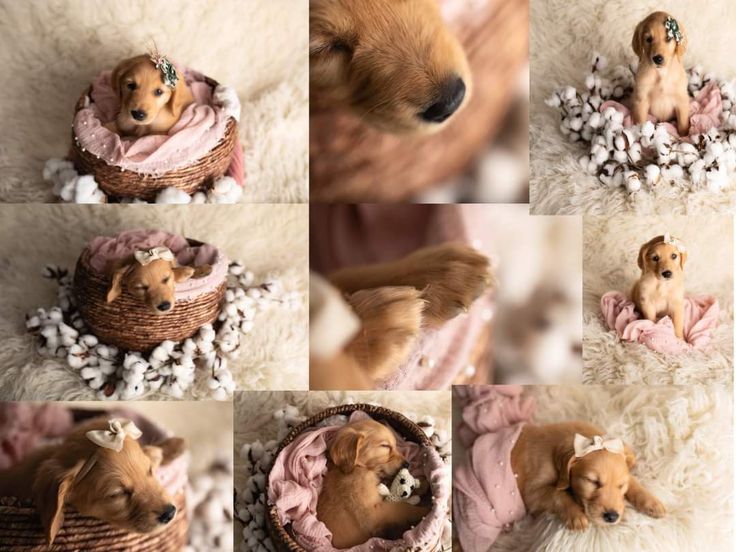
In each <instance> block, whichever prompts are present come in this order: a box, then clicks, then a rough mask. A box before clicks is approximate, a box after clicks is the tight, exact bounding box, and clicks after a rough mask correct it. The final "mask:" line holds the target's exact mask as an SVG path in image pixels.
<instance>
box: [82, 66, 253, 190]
mask: <svg viewBox="0 0 736 552" xmlns="http://www.w3.org/2000/svg"><path fill="white" fill-rule="evenodd" d="M182 72H183V74H184V78H185V80H186V82H187V84H188V85H189V88H190V89H191V91H192V94H193V95H194V99H195V103H193V104H191V105H190V106H188V107H187V108H186V109H185V110H184V111H183V112H182V114H181V118H180V119H179V121H178V122H177V123H176V124H175V125H174V126H173V127H172V128H171V130H169V133H168V134H167V135H151V136H143V137H140V138H121V137H120V136H119V135H118V134H116V133H114V132H111V131H109V130H107V129H106V128H105V127H104V126H102V125H103V124H104V123H107V122H110V121H112V120H113V119H114V118H115V117H116V115H117V112H118V111H119V109H120V102H119V99H118V97H117V95H116V94H115V93H114V92H113V90H112V87H111V85H110V74H111V71H103V72H102V73H101V74H100V75H99V76H98V77H97V78H96V79H95V80H94V81H93V83H92V92H91V94H90V96H91V99H92V102H91V103H90V104H89V105H88V106H87V107H85V108H83V109H80V110H79V111H78V112H77V114H76V116H75V117H74V125H73V126H74V134H75V136H76V137H77V139H78V140H79V144H80V145H81V146H82V148H84V149H86V150H87V151H89V152H90V153H92V154H93V155H96V156H97V157H99V158H101V159H104V160H105V161H106V162H107V163H108V164H110V165H115V166H118V167H121V168H122V169H125V170H126V171H128V170H129V171H135V172H137V173H142V174H152V175H160V174H163V173H165V172H168V171H170V170H174V169H178V168H181V167H186V166H188V165H191V164H192V163H193V162H194V161H196V160H198V159H200V158H202V157H203V156H204V155H206V154H207V153H208V152H209V151H210V150H212V148H214V147H215V146H216V145H217V144H218V142H220V141H221V140H222V138H223V137H224V136H225V129H226V127H227V123H228V120H229V117H228V116H227V114H226V113H225V111H224V110H223V108H221V107H219V106H215V105H213V103H212V88H211V87H210V85H209V84H207V83H206V82H205V80H204V79H205V77H204V75H202V74H200V73H197V72H196V71H192V70H190V69H184V70H183V71H182ZM239 149H240V147H239V145H238V146H236V155H237V150H239ZM236 162H239V163H240V165H241V169H242V151H241V153H240V161H237V159H236ZM234 172H237V171H234ZM238 176H239V178H236V180H238V181H239V182H240V183H241V184H242V170H241V171H240V174H239V175H238Z"/></svg>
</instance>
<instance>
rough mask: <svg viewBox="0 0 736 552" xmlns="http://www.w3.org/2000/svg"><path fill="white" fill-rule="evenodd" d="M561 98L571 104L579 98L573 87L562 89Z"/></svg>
mask: <svg viewBox="0 0 736 552" xmlns="http://www.w3.org/2000/svg"><path fill="white" fill-rule="evenodd" d="M560 96H561V97H562V99H563V100H565V101H567V102H571V101H573V100H574V99H575V98H576V97H577V91H576V90H575V89H574V88H573V87H572V86H566V87H565V88H563V89H562V91H561V93H560Z"/></svg>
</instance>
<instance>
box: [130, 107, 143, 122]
mask: <svg viewBox="0 0 736 552" xmlns="http://www.w3.org/2000/svg"><path fill="white" fill-rule="evenodd" d="M130 115H131V117H133V118H134V119H135V120H136V121H142V120H144V119H145V118H146V112H145V111H142V110H140V109H132V110H131V111H130Z"/></svg>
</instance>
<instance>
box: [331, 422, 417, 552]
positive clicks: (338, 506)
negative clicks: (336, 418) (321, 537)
mask: <svg viewBox="0 0 736 552" xmlns="http://www.w3.org/2000/svg"><path fill="white" fill-rule="evenodd" d="M328 454H329V462H328V467H327V473H326V475H325V477H324V479H323V481H322V491H321V492H320V495H319V499H318V501H317V518H318V519H319V520H320V521H322V522H323V523H324V524H325V525H326V526H327V528H328V529H329V530H330V532H331V533H332V546H334V547H335V548H339V549H342V548H350V547H352V546H357V545H358V544H361V543H364V542H365V541H367V540H368V539H370V538H372V537H383V538H398V537H399V536H400V535H401V533H403V532H404V531H405V530H406V529H408V528H409V526H411V525H414V524H416V523H418V522H419V521H420V520H421V519H422V518H423V517H424V516H425V515H427V513H428V512H429V508H428V507H424V506H414V505H411V504H408V503H406V502H390V501H386V500H384V499H383V497H382V496H381V495H380V494H379V492H378V485H379V483H381V482H382V480H386V479H391V478H393V476H394V475H395V474H396V472H398V471H399V469H401V467H402V466H403V465H404V463H405V461H406V459H405V458H404V457H403V456H402V454H401V453H400V452H399V451H398V450H397V448H396V437H395V436H394V433H393V431H391V430H390V429H389V428H388V427H386V426H385V425H383V424H381V423H379V422H376V421H375V420H362V421H359V422H353V423H350V424H348V425H346V426H344V427H343V428H341V429H340V430H338V432H337V433H336V434H335V436H334V437H333V438H332V441H331V442H330V445H329V450H328Z"/></svg>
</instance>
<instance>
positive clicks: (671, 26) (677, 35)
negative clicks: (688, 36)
mask: <svg viewBox="0 0 736 552" xmlns="http://www.w3.org/2000/svg"><path fill="white" fill-rule="evenodd" d="M664 28H665V29H666V30H667V40H672V39H673V38H674V39H675V42H677V43H678V44H679V43H680V42H682V31H680V25H678V24H677V20H676V19H675V18H674V17H668V18H667V19H665V20H664Z"/></svg>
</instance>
